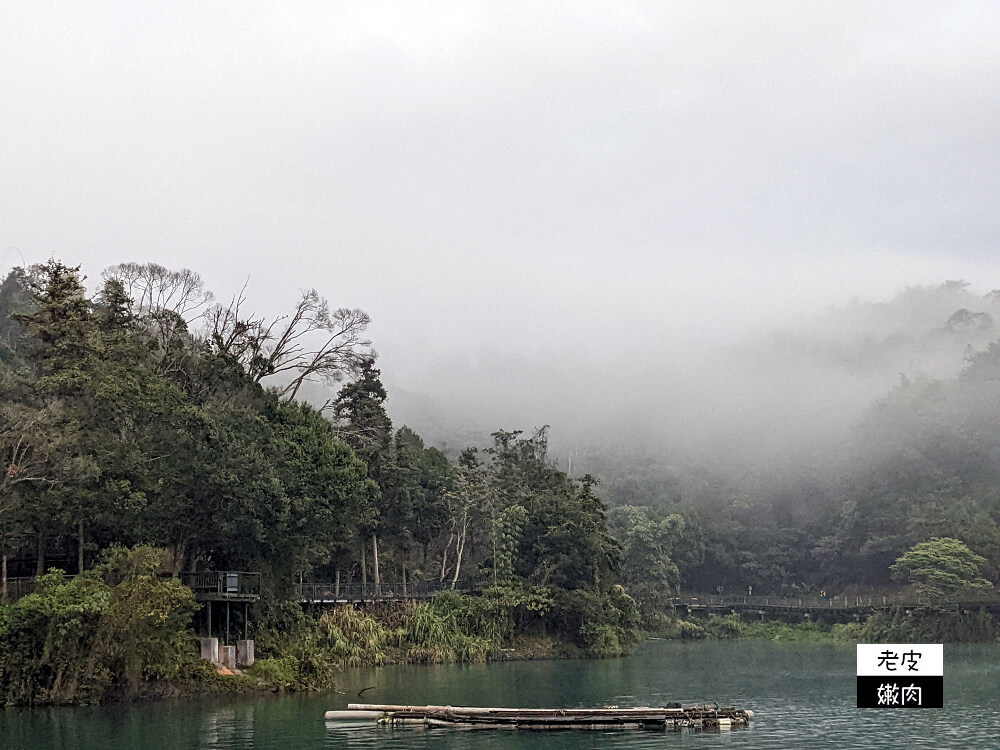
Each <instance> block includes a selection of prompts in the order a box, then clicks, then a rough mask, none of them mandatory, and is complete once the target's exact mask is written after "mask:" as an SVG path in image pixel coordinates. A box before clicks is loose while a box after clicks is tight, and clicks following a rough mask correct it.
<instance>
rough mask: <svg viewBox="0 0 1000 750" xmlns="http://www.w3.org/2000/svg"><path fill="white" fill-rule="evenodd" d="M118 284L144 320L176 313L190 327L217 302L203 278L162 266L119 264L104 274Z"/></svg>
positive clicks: (182, 270) (105, 278)
mask: <svg viewBox="0 0 1000 750" xmlns="http://www.w3.org/2000/svg"><path fill="white" fill-rule="evenodd" d="M101 276H102V277H103V278H104V280H105V281H110V280H114V281H118V282H120V283H121V285H122V287H123V288H124V290H125V293H126V294H127V295H128V296H129V298H130V299H131V300H132V303H133V310H132V311H133V313H135V315H136V316H137V317H140V318H143V317H147V316H149V315H152V314H154V313H157V312H160V311H168V312H172V313H176V314H177V315H179V316H180V317H181V318H183V319H184V321H185V322H186V323H188V324H190V323H191V322H193V321H195V320H197V319H198V318H200V317H202V316H203V315H204V314H205V313H206V312H207V311H208V309H209V305H211V303H212V301H213V300H214V299H215V295H213V294H212V293H211V292H210V291H208V290H207V289H205V284H204V282H203V281H202V279H201V276H200V275H199V274H198V273H196V272H195V271H192V270H190V269H188V268H182V269H180V270H179V271H172V270H170V269H168V268H164V267H163V266H161V265H159V264H158V263H119V264H118V265H116V266H111V267H110V268H106V269H105V270H104V272H103V273H102V274H101Z"/></svg>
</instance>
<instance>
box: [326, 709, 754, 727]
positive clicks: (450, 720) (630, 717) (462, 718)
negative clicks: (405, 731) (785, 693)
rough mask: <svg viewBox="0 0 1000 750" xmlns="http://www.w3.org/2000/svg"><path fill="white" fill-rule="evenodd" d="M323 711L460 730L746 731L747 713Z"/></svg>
mask: <svg viewBox="0 0 1000 750" xmlns="http://www.w3.org/2000/svg"><path fill="white" fill-rule="evenodd" d="M347 709H348V710H347V711H327V712H326V719H327V720H328V721H366V720H367V721H375V722H377V723H379V724H383V725H390V726H396V725H405V724H411V725H413V724H417V725H422V726H427V727H455V728H463V729H661V730H662V729H730V728H734V727H746V726H749V725H750V721H751V720H752V719H753V711H748V710H743V709H736V708H724V707H720V706H719V704H718V703H705V704H698V705H690V706H682V705H681V704H679V703H675V704H671V705H669V706H663V707H643V708H618V707H617V706H609V707H607V708H477V707H474V706H400V705H391V704H380V703H351V704H349V705H348V706H347Z"/></svg>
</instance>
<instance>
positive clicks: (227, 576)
mask: <svg viewBox="0 0 1000 750" xmlns="http://www.w3.org/2000/svg"><path fill="white" fill-rule="evenodd" d="M181 583H183V584H184V585H185V586H187V587H188V588H189V589H191V590H192V591H194V593H195V595H196V596H197V595H198V594H202V595H211V596H213V597H215V598H219V599H227V598H232V599H246V598H249V597H258V596H260V573H248V572H246V571H241V570H208V571H203V572H200V573H181Z"/></svg>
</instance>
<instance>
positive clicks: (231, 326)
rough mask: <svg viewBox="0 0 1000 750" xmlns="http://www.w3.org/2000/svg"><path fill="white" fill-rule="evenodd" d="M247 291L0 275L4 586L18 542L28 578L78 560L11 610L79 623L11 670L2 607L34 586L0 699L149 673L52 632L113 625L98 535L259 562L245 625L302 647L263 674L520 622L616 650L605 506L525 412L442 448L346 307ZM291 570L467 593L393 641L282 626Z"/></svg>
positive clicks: (611, 548) (288, 621) (169, 274)
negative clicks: (396, 420) (473, 593)
mask: <svg viewBox="0 0 1000 750" xmlns="http://www.w3.org/2000/svg"><path fill="white" fill-rule="evenodd" d="M245 308H246V301H245V300H243V299H242V298H241V299H238V300H234V301H233V302H232V303H231V304H230V305H229V306H228V307H226V306H222V305H218V304H214V300H213V297H212V295H211V294H210V293H209V292H207V291H206V290H205V289H204V288H203V286H202V283H201V280H200V278H199V277H198V276H197V274H195V273H193V272H191V271H186V270H185V271H178V272H174V271H169V270H167V269H164V268H162V267H160V266H156V265H154V264H147V265H139V264H122V265H120V266H116V267H113V268H111V269H108V270H107V271H105V273H104V276H103V282H102V283H101V285H100V286H99V288H98V290H97V292H96V293H95V294H94V295H93V296H92V297H89V298H88V296H87V292H86V289H85V287H84V285H83V279H82V277H81V274H80V271H79V269H78V268H72V267H68V266H65V265H63V264H62V263H59V262H58V261H54V260H53V261H49V262H48V263H46V264H43V265H39V266H33V267H31V268H28V269H15V270H14V271H12V272H11V273H10V274H8V276H7V277H6V278H5V279H4V280H3V282H2V284H0V463H2V472H0V554H2V558H3V570H2V578H3V581H4V591H6V580H7V576H8V568H9V567H10V568H16V569H17V572H18V574H20V575H24V574H26V573H28V572H30V571H29V570H28V568H27V565H26V563H27V562H28V561H29V560H30V561H31V568H32V569H33V571H34V572H35V574H36V575H41V574H43V573H44V571H45V570H46V569H47V567H48V565H49V563H50V562H52V561H53V560H58V562H59V563H60V565H61V566H62V567H63V568H64V569H68V570H70V571H71V572H76V573H80V576H79V577H78V578H76V579H74V580H73V581H71V582H68V583H65V584H58V585H57V584H56V583H55V581H56V578H55V577H52V578H51V580H50V579H49V578H43V579H42V580H43V581H44V582H45V587H44V588H43V591H42V593H41V594H40V596H41V595H43V599H42V600H44V601H45V602H49V603H50V604H51V607H50V609H51V616H52V617H53V618H54V619H53V620H52V621H51V622H49V623H48V624H46V623H43V622H41V621H39V622H37V623H35V624H34V625H31V627H35V628H39V629H41V630H42V631H44V632H46V633H48V632H49V631H48V630H46V628H56V629H57V630H59V631H60V632H62V631H63V630H65V627H64V626H63V625H59V624H52V623H57V621H58V620H59V618H60V617H75V618H77V619H79V620H80V622H79V623H78V625H79V627H78V628H77V629H78V631H79V635H78V638H79V639H83V640H79V641H73V643H68V642H67V643H62V642H61V641H60V642H58V643H57V642H56V641H53V640H52V639H51V638H50V637H49V636H46V638H47V639H48V640H46V639H45V638H43V639H42V642H43V643H47V644H48V645H46V646H45V652H44V658H43V659H42V660H41V662H39V664H49V663H50V662H51V660H52V659H56V660H58V659H66V660H67V664H72V665H75V666H73V667H72V668H70V667H66V668H60V667H59V666H58V665H57V666H55V667H53V671H52V674H51V675H48V673H46V675H41V674H40V673H36V671H37V670H36V671H31V670H29V671H25V670H26V669H27V666H26V665H28V664H29V663H32V664H34V663H35V662H34V661H32V660H33V659H34V660H36V661H37V658H40V657H39V655H38V654H35V653H34V651H30V650H25V649H28V643H29V640H30V638H29V635H30V634H31V633H32V632H33V631H31V627H29V626H28V625H25V624H23V623H22V621H21V620H19V619H17V618H19V617H22V616H25V617H26V616H27V614H26V613H27V612H28V609H25V608H30V607H31V606H35V605H36V604H37V603H38V601H42V600H36V599H32V598H31V597H28V598H27V599H25V600H22V601H21V602H19V603H18V604H17V605H15V608H14V609H10V608H5V609H3V610H2V611H3V612H4V615H3V616H4V618H6V619H5V620H4V622H5V623H6V624H5V627H7V628H8V629H10V630H9V632H10V633H22V634H24V638H25V639H26V640H24V641H23V642H22V641H17V643H20V644H21V645H20V646H16V647H11V648H9V649H8V650H7V651H5V652H4V653H5V656H4V661H3V669H4V670H5V672H4V673H5V674H6V675H8V679H10V680H13V681H12V682H11V683H10V686H9V687H8V699H9V700H12V701H14V702H23V701H27V700H36V699H37V700H53V701H60V700H66V699H69V698H70V697H72V696H74V695H76V696H78V697H79V696H90V695H96V694H97V693H100V692H101V691H102V690H104V689H105V688H106V687H107V685H108V684H111V683H115V684H117V682H119V681H121V680H124V681H125V684H126V685H129V686H130V685H133V683H134V682H135V681H136V680H139V679H148V678H150V677H151V676H156V674H158V673H155V670H152V668H150V667H148V666H143V665H145V664H146V661H148V659H147V657H146V655H144V653H143V651H142V649H141V648H140V647H139V645H138V644H137V643H133V642H131V641H129V640H128V639H127V638H126V639H124V640H122V639H117V640H116V639H112V641H113V642H115V643H120V644H121V647H122V649H123V651H122V653H121V655H120V656H119V657H116V658H119V659H120V660H124V661H123V665H124V666H120V667H115V668H114V669H111V668H110V667H108V668H107V669H105V671H104V672H102V673H101V674H105V675H106V676H107V679H108V680H110V682H101V681H95V680H97V677H95V675H96V674H97V672H94V671H93V670H92V669H91V668H90V667H88V668H87V670H86V674H85V675H83V674H82V673H80V672H79V670H78V669H77V667H78V662H79V658H80V656H79V654H76V652H75V651H74V649H77V650H78V651H80V653H83V650H85V649H86V648H88V646H87V645H86V644H87V643H89V641H87V639H88V638H91V637H92V636H93V633H98V631H100V633H102V634H103V635H104V636H105V637H106V636H107V635H108V633H109V632H110V631H109V630H108V629H109V628H112V627H114V625H113V623H118V624H119V625H120V626H121V627H122V628H126V629H127V627H129V625H128V623H127V622H125V621H124V620H123V621H121V622H119V621H118V620H116V619H115V617H117V615H115V614H114V613H115V612H116V610H115V609H114V603H115V601H116V599H115V596H112V597H111V599H110V604H107V605H106V604H105V603H104V599H105V598H106V593H107V592H106V591H105V588H106V586H105V588H102V586H104V584H100V582H99V581H100V577H99V576H96V574H94V573H93V572H92V571H93V570H94V565H95V563H96V561H98V560H99V559H102V556H103V555H104V554H105V552H106V551H107V550H108V549H111V548H115V547H118V546H122V547H135V546H136V545H150V546H151V547H156V548H159V549H162V550H165V551H166V555H165V558H164V559H163V560H161V561H160V564H161V568H162V569H161V570H160V573H161V574H164V575H173V576H176V575H177V574H178V573H180V572H182V571H195V570H201V569H209V570H211V569H215V570H227V569H228V570H249V571H260V572H262V573H263V574H264V591H263V592H262V601H261V604H260V605H259V606H258V607H257V608H256V610H257V611H256V612H255V616H254V622H255V624H256V627H257V628H258V631H259V632H260V633H261V634H262V636H263V637H264V642H265V643H266V642H267V636H266V635H265V634H266V633H267V632H271V631H273V632H276V633H282V632H285V633H292V632H296V633H301V634H303V635H302V637H301V638H300V639H299V640H297V641H295V642H296V643H299V644H300V646H301V644H302V643H305V642H306V641H308V640H309V639H310V638H312V639H313V640H315V641H316V643H313V644H310V645H309V648H305V647H304V646H303V647H301V648H298V647H293V643H292V642H291V641H289V642H287V643H286V644H285V646H286V648H287V649H292V650H291V651H287V652H283V651H279V650H275V651H274V653H273V654H271V656H272V657H273V659H272V660H271V661H268V662H265V666H263V667H262V668H261V669H264V670H267V669H271V670H272V672H274V676H276V678H277V677H281V676H282V675H285V676H287V673H288V671H289V670H290V669H291V665H292V663H293V662H292V661H288V660H289V659H291V660H294V664H295V665H297V666H296V669H297V670H298V672H297V673H298V677H297V678H296V679H297V680H298V682H299V683H300V684H305V685H309V684H314V683H319V682H321V681H322V680H323V679H326V678H325V677H320V676H318V673H317V675H314V676H313V677H309V676H308V670H309V669H310V666H309V665H310V664H313V663H314V662H315V660H316V659H318V658H320V657H318V656H311V657H307V656H306V652H307V651H309V650H310V649H311V648H312V646H315V645H316V644H320V646H317V648H318V651H316V653H317V654H319V653H326V654H328V655H329V659H328V661H329V663H330V664H333V663H337V664H345V663H354V662H356V661H358V660H359V659H369V658H371V654H373V653H379V651H380V649H381V648H382V645H391V646H392V648H393V649H396V651H394V652H393V653H396V654H397V655H398V654H400V653H402V654H405V658H410V659H424V660H437V659H439V658H462V659H468V658H479V657H480V656H482V655H483V654H485V653H486V651H487V650H489V649H491V648H492V649H499V648H501V647H505V646H504V645H502V644H508V643H509V642H510V641H511V639H512V638H513V637H514V635H515V633H516V632H518V631H525V630H531V631H532V632H536V633H543V634H544V633H550V634H552V635H555V636H556V637H558V638H560V639H563V640H566V641H567V642H569V643H571V644H574V645H575V647H578V648H580V649H581V650H582V651H584V652H585V653H591V654H595V655H596V654H615V653H622V652H624V651H627V650H628V649H629V648H630V647H631V645H632V644H633V643H634V640H635V632H636V617H635V604H634V602H633V601H632V599H631V598H630V597H628V595H627V594H626V593H625V592H624V589H622V588H621V586H620V583H621V580H620V577H619V575H620V566H621V561H622V548H621V546H620V544H619V543H618V542H616V541H615V540H614V539H613V538H612V536H611V535H610V534H609V532H608V527H607V518H606V507H605V505H604V504H603V502H602V501H601V500H599V499H598V497H597V496H596V495H595V493H594V484H593V482H592V481H591V480H590V479H589V478H584V479H582V480H579V481H576V480H571V479H569V478H568V477H567V476H566V474H564V473H563V472H561V471H559V470H558V469H557V468H555V465H554V463H553V462H552V461H551V460H550V459H549V458H548V456H547V441H546V433H545V430H544V429H543V430H541V431H539V432H537V433H536V434H534V435H531V436H524V435H522V434H521V433H519V432H506V431H500V432H497V433H496V435H495V436H494V440H495V442H494V445H493V446H491V447H489V448H488V449H486V450H483V451H478V452H477V451H476V450H469V451H466V452H465V453H464V454H463V455H462V456H461V457H459V458H458V460H457V461H456V462H455V463H452V462H451V461H450V460H449V458H448V457H446V456H445V454H444V453H442V452H441V451H439V450H437V449H435V448H429V447H426V446H425V445H424V443H423V441H422V440H421V438H420V437H419V435H417V434H416V433H415V432H413V431H412V430H410V429H408V428H406V427H403V428H400V429H398V430H396V429H394V428H393V425H392V422H391V420H390V419H389V417H388V415H387V413H386V410H385V407H384V403H385V401H386V400H387V398H388V394H387V392H386V390H385V388H384V386H383V385H382V383H381V378H380V375H381V374H380V372H379V370H378V369H377V368H376V367H375V359H374V354H373V352H372V351H371V349H370V347H369V342H368V341H367V340H366V339H365V338H364V330H365V327H366V325H367V323H368V318H367V316H366V315H365V314H364V313H363V312H362V311H360V310H344V309H341V310H331V309H330V308H329V306H328V305H327V303H326V301H325V300H323V299H322V298H321V297H319V295H318V294H317V293H316V292H315V291H308V292H306V293H304V294H303V298H302V300H301V302H300V303H299V305H298V306H297V307H296V310H295V311H294V312H293V313H292V314H290V315H288V316H282V317H279V318H277V319H276V320H274V321H271V322H268V321H266V320H264V319H262V318H257V317H255V316H253V315H251V314H248V313H247V312H246V310H245ZM341 382H342V385H341V387H340V389H339V392H337V393H336V394H335V395H332V396H331V397H330V398H328V399H326V402H325V403H323V404H320V405H318V406H310V405H308V404H306V403H304V402H302V401H299V400H297V398H296V397H297V396H298V395H299V393H300V392H304V391H305V390H307V389H308V386H309V384H310V383H313V384H315V383H323V384H325V385H326V386H329V385H331V384H334V385H336V384H340V383H341ZM53 576H55V574H53ZM95 576H96V577H95ZM307 578H312V579H314V580H316V579H319V580H328V581H332V580H335V579H336V580H338V581H342V582H343V583H345V584H346V583H347V582H349V581H359V580H360V581H373V582H379V581H380V580H392V581H403V582H404V583H409V584H413V583H417V582H420V581H428V580H430V581H439V582H442V581H443V582H446V583H451V584H453V585H457V584H458V582H459V581H460V580H463V581H467V582H469V584H470V585H472V586H473V587H475V588H479V589H487V591H486V593H485V594H484V595H483V596H481V597H477V598H476V599H475V603H469V602H465V603H463V604H462V606H461V607H458V606H457V605H455V602H454V601H452V600H448V599H447V598H442V599H440V600H438V601H435V602H434V603H432V604H427V605H421V606H420V607H417V608H416V609H415V610H413V611H412V612H410V613H409V614H408V618H409V621H408V624H404V625H399V626H398V627H397V628H396V629H397V630H399V629H400V628H402V630H401V631H400V632H402V633H404V635H399V633H396V632H395V631H394V634H393V635H392V637H388V636H387V638H388V640H386V642H385V644H382V643H381V642H380V641H378V640H377V638H376V639H375V640H371V639H373V638H375V633H376V631H372V632H371V633H369V634H368V635H365V634H364V632H363V629H362V630H359V629H358V628H357V627H355V626H357V625H359V623H357V622H354V623H353V624H352V623H349V622H347V621H344V622H341V621H339V620H338V619H337V618H338V617H339V618H343V617H349V615H345V614H343V613H341V614H338V615H331V616H330V617H327V618H325V619H323V620H321V621H320V623H319V624H318V625H316V624H313V625H309V626H308V627H306V626H303V620H302V617H301V612H299V611H298V604H297V603H293V601H294V598H293V584H294V582H295V581H296V580H301V579H307ZM175 584H176V585H177V586H179V584H178V583H176V581H175ZM157 585H159V584H157ZM164 585H166V584H164ZM115 590H116V591H117V589H115ZM157 590H159V589H157ZM60 597H61V598H60ZM76 598H79V601H78V602H77V601H76ZM449 601H450V602H451V605H449V604H447V603H448V602H449ZM456 601H457V600H456ZM462 601H463V602H464V601H465V600H462ZM53 602H55V603H53ZM46 606H49V605H48V604H47V605H46ZM108 606H110V607H111V609H108ZM449 607H450V609H449ZM77 609H79V610H80V611H79V612H77V611H76V610H77ZM449 613H450V614H449ZM170 617H171V618H174V617H176V618H179V619H177V620H176V622H175V620H174V619H171V620H170V623H171V627H173V626H174V625H176V624H177V622H180V621H182V620H185V618H187V620H190V618H191V608H190V607H189V606H188V605H187V604H184V605H183V606H182V605H181V604H180V603H177V606H176V612H175V613H173V614H172V615H171V616H170ZM11 618H14V619H11ZM74 622H76V620H74ZM19 623H20V624H19ZM362 624H363V623H362ZM88 628H90V629H88ZM94 628H97V629H98V630H93V629H94ZM102 628H103V630H101V629H102ZM316 628H319V630H317V629H316ZM344 628H347V630H344ZM91 630H93V633H91ZM39 632H41V631H39ZM171 632H173V631H171ZM88 634H89V635H88ZM369 636H370V637H369ZM18 637H20V636H18ZM172 637H173V636H171V638H172ZM302 639H305V640H302ZM317 639H318V640H317ZM366 639H367V640H366ZM400 639H403V640H400ZM406 639H410V640H409V641H406V642H405V643H404V642H403V641H405V640H406ZM449 639H450V640H449ZM455 639H457V640H455ZM272 642H274V643H276V642H277V639H272ZM12 643H13V641H12ZM170 643H171V644H174V645H176V644H175V642H174V641H173V640H170ZM322 644H327V645H322ZM329 644H333V645H329ZM338 644H339V645H338ZM165 647H166V646H165ZM170 648H173V645H171V646H170ZM303 649H304V650H303ZM352 649H360V651H359V652H358V653H360V654H364V656H363V657H362V656H358V655H357V654H354V651H352ZM352 654H354V655H352ZM107 658H108V659H111V656H108V657H107ZM282 659H284V660H285V661H282ZM19 660H21V661H19ZM144 660H145V661H144ZM52 663H54V662H52ZM268 665H269V666H268ZM36 666H38V665H37V664H36ZM94 669H96V667H95V668H94ZM67 670H69V671H67ZM73 670H76V671H73ZM116 670H117V671H116ZM154 673H155V674H154ZM282 679H284V678H282ZM19 680H23V681H24V682H23V683H22V682H19ZM17 685H22V688H23V689H22V688H18V687H17ZM130 689H131V688H130ZM18 690H20V692H18Z"/></svg>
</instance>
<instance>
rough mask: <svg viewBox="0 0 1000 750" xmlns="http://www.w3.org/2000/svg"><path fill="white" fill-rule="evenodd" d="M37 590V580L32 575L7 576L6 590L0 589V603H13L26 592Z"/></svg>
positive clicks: (26, 593)
mask: <svg viewBox="0 0 1000 750" xmlns="http://www.w3.org/2000/svg"><path fill="white" fill-rule="evenodd" d="M36 591H38V581H37V579H36V578H35V577H34V576H27V577H24V578H8V579H7V590H6V592H3V591H2V590H0V603H3V604H13V603H14V602H16V601H17V600H18V599H22V598H24V597H25V596H27V595H28V594H34V593H35V592H36Z"/></svg>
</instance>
